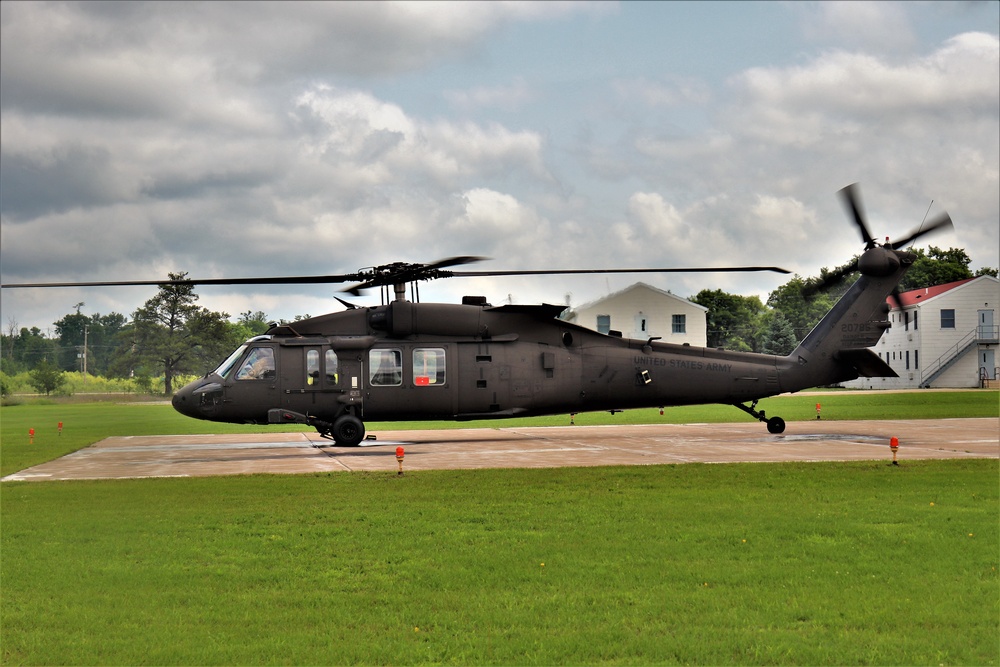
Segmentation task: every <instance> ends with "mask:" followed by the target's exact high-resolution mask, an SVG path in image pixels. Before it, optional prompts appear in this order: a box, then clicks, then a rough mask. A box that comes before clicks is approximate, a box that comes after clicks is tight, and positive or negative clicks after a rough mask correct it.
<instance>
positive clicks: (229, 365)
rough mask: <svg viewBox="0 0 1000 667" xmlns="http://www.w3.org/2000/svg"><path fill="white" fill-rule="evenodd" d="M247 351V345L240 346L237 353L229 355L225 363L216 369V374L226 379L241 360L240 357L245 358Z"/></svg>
mask: <svg viewBox="0 0 1000 667" xmlns="http://www.w3.org/2000/svg"><path fill="white" fill-rule="evenodd" d="M246 351H247V346H246V345H245V344H244V345H240V346H239V347H238V348H236V351H235V352H233V353H232V354H230V355H229V358H228V359H226V360H225V361H223V362H222V364H221V365H220V366H219V367H218V368H216V369H215V374H216V375H221V376H222V377H226V375H228V374H229V371H231V370H233V366H235V365H236V362H237V361H238V360H239V358H240V357H242V356H243V353H244V352H246Z"/></svg>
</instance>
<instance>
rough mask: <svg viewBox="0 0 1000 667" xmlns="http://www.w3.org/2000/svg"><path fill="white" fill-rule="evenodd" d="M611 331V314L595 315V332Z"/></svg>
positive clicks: (604, 332)
mask: <svg viewBox="0 0 1000 667" xmlns="http://www.w3.org/2000/svg"><path fill="white" fill-rule="evenodd" d="M609 331H611V316H610V315H598V316H597V333H602V334H607V333H608V332H609Z"/></svg>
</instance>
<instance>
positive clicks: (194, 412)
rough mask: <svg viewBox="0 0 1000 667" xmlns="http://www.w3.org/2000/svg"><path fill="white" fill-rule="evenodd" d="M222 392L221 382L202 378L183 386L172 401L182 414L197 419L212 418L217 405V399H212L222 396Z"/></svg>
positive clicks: (175, 408)
mask: <svg viewBox="0 0 1000 667" xmlns="http://www.w3.org/2000/svg"><path fill="white" fill-rule="evenodd" d="M221 394H222V385H221V384H219V383H218V382H212V381H210V380H209V381H206V378H201V379H200V380H195V381H194V382H192V383H191V384H188V385H185V386H183V387H181V388H180V389H179V390H178V391H177V393H175V394H174V397H173V398H172V399H171V401H170V402H171V403H172V404H173V406H174V410H177V412H179V413H181V414H182V415H185V416H187V417H194V418H195V419H210V418H211V416H212V413H213V410H214V408H215V407H216V401H215V400H212V399H214V398H216V397H217V396H218V397H221Z"/></svg>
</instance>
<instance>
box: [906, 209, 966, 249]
mask: <svg viewBox="0 0 1000 667" xmlns="http://www.w3.org/2000/svg"><path fill="white" fill-rule="evenodd" d="M954 228H955V225H954V223H952V221H951V216H950V215H948V214H947V213H942V214H941V215H939V216H936V217H935V218H934V219H932V220H931V221H930V222H929V223H928V224H926V225H921V226H920V227H919V228H917V229H915V230H914V231H912V232H910V233H909V234H908V235H907V236H904V237H903V238H900V239H897V240H895V241H893V242H892V247H893V248H896V249H899V248H905V247H906V246H908V245H910V244H911V243H913V242H914V241H916V240H917V239H919V238H920V237H921V236H925V235H927V234H931V233H934V232H937V231H938V230H945V229H954Z"/></svg>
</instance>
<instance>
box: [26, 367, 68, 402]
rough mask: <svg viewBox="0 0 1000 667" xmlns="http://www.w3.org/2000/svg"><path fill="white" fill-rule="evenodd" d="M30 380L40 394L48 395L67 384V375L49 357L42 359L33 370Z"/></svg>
mask: <svg viewBox="0 0 1000 667" xmlns="http://www.w3.org/2000/svg"><path fill="white" fill-rule="evenodd" d="M29 382H31V386H32V387H34V388H35V389H37V390H38V392H39V393H40V394H46V395H48V394H51V393H52V392H53V391H55V390H56V389H59V388H60V387H62V386H63V385H64V384H66V376H65V375H64V374H63V372H62V370H61V369H60V368H59V367H58V366H56V365H55V364H53V363H52V362H50V361H49V360H48V359H42V360H41V362H39V363H38V365H37V366H35V370H33V371H31V379H30V380H29Z"/></svg>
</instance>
